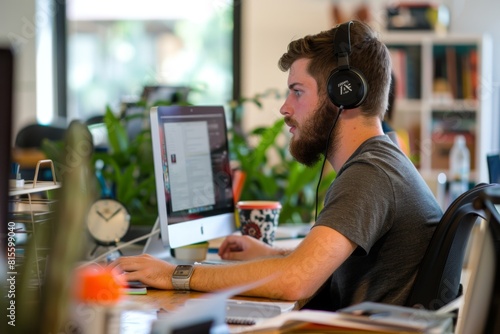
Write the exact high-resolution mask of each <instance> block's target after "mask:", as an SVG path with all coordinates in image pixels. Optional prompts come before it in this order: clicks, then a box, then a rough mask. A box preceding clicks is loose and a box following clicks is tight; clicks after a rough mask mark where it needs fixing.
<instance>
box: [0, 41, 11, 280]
mask: <svg viewBox="0 0 500 334" xmlns="http://www.w3.org/2000/svg"><path fill="white" fill-rule="evenodd" d="M13 75H14V56H13V54H12V51H11V50H10V48H9V47H6V46H0V194H1V195H0V196H1V198H0V268H1V269H2V270H1V272H3V273H5V272H7V270H5V271H4V270H3V268H4V267H5V269H6V263H7V262H6V260H7V256H6V255H7V254H6V250H7V225H8V205H9V175H10V157H11V153H10V150H11V142H12V141H11V133H12V132H11V131H12V130H11V128H12V101H13V87H14V85H13V80H14V77H13Z"/></svg>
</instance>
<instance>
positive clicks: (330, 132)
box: [314, 106, 344, 222]
mask: <svg viewBox="0 0 500 334" xmlns="http://www.w3.org/2000/svg"><path fill="white" fill-rule="evenodd" d="M342 111H344V106H340V107H339V113H338V114H337V117H336V118H335V122H333V125H332V127H331V128H330V131H329V132H328V139H327V140H326V147H325V154H324V158H323V163H322V165H321V171H320V173H319V180H318V184H317V185H316V200H315V204H314V206H315V211H314V222H316V220H318V201H319V200H318V197H319V185H320V184H321V178H322V176H323V169H324V168H325V163H326V158H327V156H328V149H329V147H330V138H331V137H332V132H333V129H334V128H335V125H337V121H338V120H339V117H340V114H341V113H342Z"/></svg>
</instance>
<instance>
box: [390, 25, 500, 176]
mask: <svg viewBox="0 0 500 334" xmlns="http://www.w3.org/2000/svg"><path fill="white" fill-rule="evenodd" d="M382 40H383V41H384V42H385V43H386V45H387V47H388V48H389V50H391V56H393V57H394V58H393V66H395V67H396V68H394V73H395V74H396V87H397V89H399V92H400V95H399V96H396V101H395V108H394V112H393V121H394V122H395V124H393V126H394V127H395V128H396V129H404V130H407V132H408V133H410V134H411V135H412V136H413V137H412V139H413V142H411V143H410V147H412V148H413V150H414V151H413V152H412V153H413V154H414V155H416V156H418V161H419V162H418V164H417V167H418V168H419V170H420V172H421V174H422V175H423V176H424V177H425V178H426V179H428V180H429V182H430V183H432V182H435V180H434V178H435V177H436V176H437V175H438V174H439V173H440V172H446V171H447V169H448V166H447V159H448V157H447V155H446V150H447V149H449V148H451V144H452V143H453V140H452V138H453V135H456V134H457V133H460V132H461V131H462V132H465V133H467V131H470V132H469V134H470V144H469V145H470V147H469V149H470V150H471V166H473V169H472V170H471V178H472V180H471V181H473V182H476V183H479V182H487V181H488V173H487V163H486V155H487V154H488V153H491V152H492V151H495V150H496V149H497V147H496V145H497V144H496V143H497V142H498V131H495V130H494V124H496V122H495V115H493V112H492V106H493V101H492V94H491V91H492V89H493V87H492V85H493V83H492V80H491V73H492V66H493V61H492V44H491V40H490V38H489V37H488V36H473V35H453V34H450V35H437V34H414V33H407V32H397V33H392V32H386V33H384V34H382ZM471 59H477V63H476V62H473V60H471ZM474 64H475V65H474ZM453 65H455V66H453ZM468 66H472V67H474V68H473V69H470V70H467V72H465V71H466V70H465V69H466V68H467V67H468ZM398 71H399V73H398ZM450 73H451V74H450ZM398 76H400V77H399V78H398ZM401 76H402V77H403V78H401ZM454 79H455V80H454ZM398 80H399V82H398ZM398 83H399V86H398ZM443 83H444V86H443ZM464 83H466V84H465V85H464ZM446 85H448V86H446ZM475 85H476V86H475ZM475 87H477V88H476V89H474V88H475ZM446 88H447V89H446ZM401 93H402V94H401ZM453 94H455V95H453ZM463 97H466V98H463ZM452 117H455V118H452ZM453 121H454V122H455V123H454V125H453V126H456V127H455V128H453V129H450V128H446V126H447V125H450V122H453ZM460 122H462V123H460ZM442 128H446V129H445V132H444V134H445V135H446V136H441V134H440V133H439V132H437V131H438V130H440V129H442ZM448 146H449V147H448ZM429 182H428V183H429Z"/></svg>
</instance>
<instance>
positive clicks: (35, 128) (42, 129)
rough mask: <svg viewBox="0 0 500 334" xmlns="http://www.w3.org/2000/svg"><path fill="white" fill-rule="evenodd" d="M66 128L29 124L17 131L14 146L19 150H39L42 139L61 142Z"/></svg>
mask: <svg viewBox="0 0 500 334" xmlns="http://www.w3.org/2000/svg"><path fill="white" fill-rule="evenodd" d="M65 132H66V128H64V127H60V126H55V125H43V124H29V125H26V126H25V127H24V128H22V129H21V130H19V132H18V133H17V135H16V138H15V141H14V145H15V147H19V148H40V146H41V144H42V141H43V139H49V140H62V139H63V138H64V134H65Z"/></svg>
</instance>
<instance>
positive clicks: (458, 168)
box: [449, 135, 470, 203]
mask: <svg viewBox="0 0 500 334" xmlns="http://www.w3.org/2000/svg"><path fill="white" fill-rule="evenodd" d="M469 174H470V153H469V149H468V148H467V146H466V144H465V137H464V136H463V135H457V136H455V142H454V143H453V146H452V148H451V151H450V175H449V180H450V203H451V202H452V201H454V200H455V199H456V198H457V197H458V196H460V195H461V194H463V193H464V192H466V191H467V190H468V189H469Z"/></svg>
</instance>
